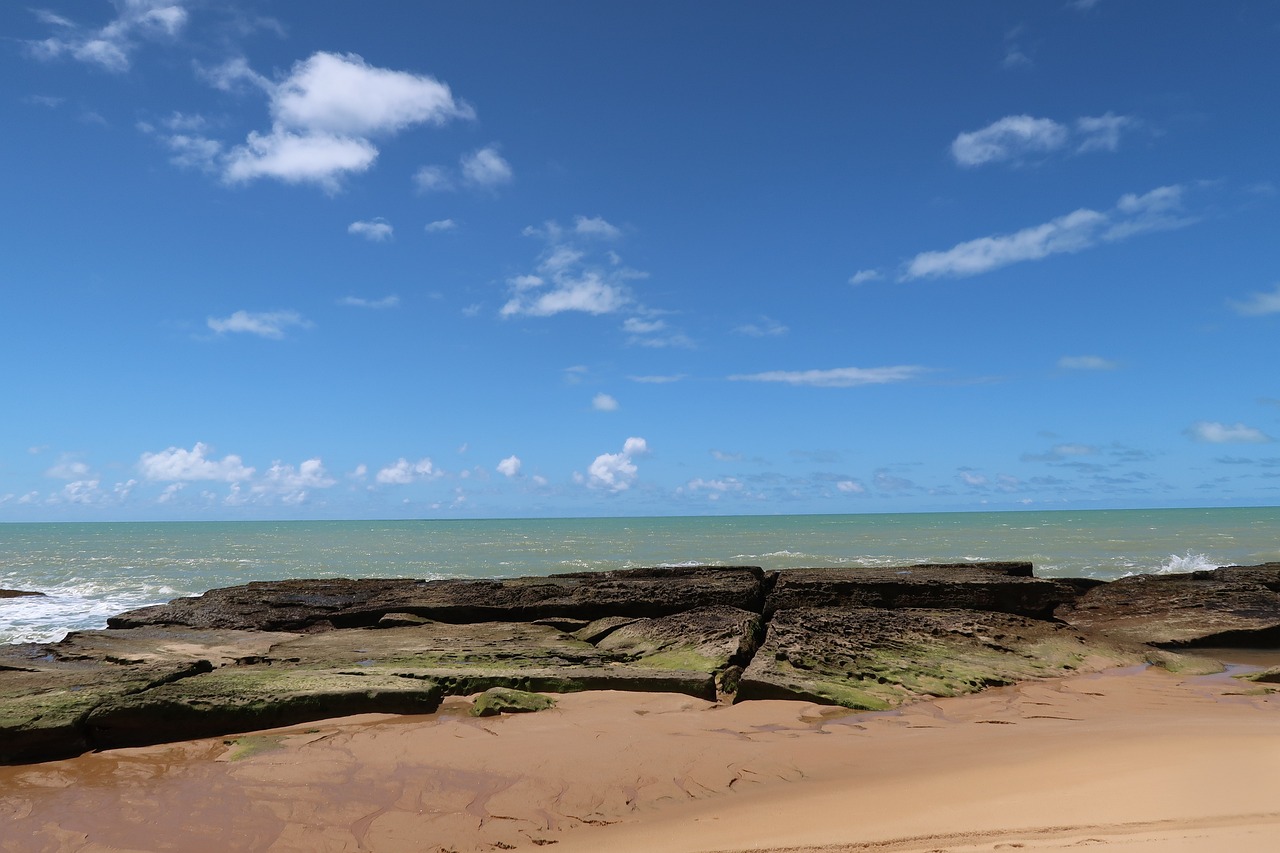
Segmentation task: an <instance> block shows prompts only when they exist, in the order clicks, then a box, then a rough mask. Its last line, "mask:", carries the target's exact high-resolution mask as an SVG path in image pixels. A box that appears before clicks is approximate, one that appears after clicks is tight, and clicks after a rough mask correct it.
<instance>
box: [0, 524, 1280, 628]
mask: <svg viewBox="0 0 1280 853" xmlns="http://www.w3.org/2000/svg"><path fill="white" fill-rule="evenodd" d="M960 560H1031V561H1032V562H1033V563H1035V567H1036V573H1037V574H1038V575H1040V576H1042V577H1071V576H1077V577H1093V578H1103V579H1114V578H1118V577H1122V576H1124V575H1126V574H1132V573H1137V572H1182V571H1191V570H1193V569H1204V568H1214V567H1216V566H1224V565H1232V564H1253V563H1261V562H1267V561H1271V560H1280V508H1276V507H1267V508H1257V507H1253V508H1240V509H1153V510H1089V511H1078V512H1077V511H1055V512H991V513H921V514H914V513H913V514H892V515H890V514H884V515H785V516H722V517H671V518H667V517H663V518H578V519H522V520H487V521H452V520H451V521H435V520H433V521H288V522H266V521H263V522H257V521H236V522H163V523H138V522H127V523H126V522H122V523H85V524H79V523H58V524H0V588H5V589H22V590H34V591H38V592H43V593H46V597H43V598H14V599H0V642H3V643H15V642H48V641H54V640H58V639H61V638H62V637H63V636H64V635H65V634H66V632H67V631H71V630H79V629H85V628H102V627H105V625H106V620H107V617H108V616H112V615H114V614H116V613H120V612H122V611H125V610H129V609H131V608H134V607H141V606H143V605H147V604H157V603H161V602H165V601H168V600H170V599H172V598H176V597H178V596H184V595H197V594H199V593H202V592H204V591H206V590H208V589H212V588H214V587H220V586H232V585H235V584H242V583H247V582H249V581H253V580H277V579H283V578H315V577H414V578H426V579H434V578H481V577H517V576H520V575H547V574H553V573H556V572H569V571H588V570H589V571H600V570H606V569H619V568H628V567H635V566H660V565H667V566H675V565H689V564H698V563H707V564H721V565H754V566H762V567H764V568H765V569H787V568H799V567H817V566H882V565H894V564H900V563H921V562H951V561H960Z"/></svg>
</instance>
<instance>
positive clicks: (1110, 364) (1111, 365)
mask: <svg viewBox="0 0 1280 853" xmlns="http://www.w3.org/2000/svg"><path fill="white" fill-rule="evenodd" d="M1119 366H1120V365H1119V364H1118V363H1117V362H1114V361H1111V360H1110V359H1106V358H1103V357H1102V356H1100V355H1064V356H1063V357H1062V358H1060V359H1058V367H1061V368H1062V369H1063V370H1115V369H1116V368H1117V367H1119Z"/></svg>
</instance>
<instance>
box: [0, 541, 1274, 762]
mask: <svg viewBox="0 0 1280 853" xmlns="http://www.w3.org/2000/svg"><path fill="white" fill-rule="evenodd" d="M1221 646H1240V647H1264V648H1276V647H1280V563H1268V564H1265V565H1261V566H1232V567H1228V568H1222V569H1216V570H1212V571H1200V572H1194V573H1190V574H1181V575H1159V576H1154V575H1152V576H1136V577H1130V578H1124V579H1121V580H1117V581H1113V582H1110V583H1101V582H1098V581H1091V580H1086V579H1066V580H1063V579H1044V578H1037V577H1035V575H1034V573H1033V571H1032V566H1031V564H1030V563H1020V562H1001V563H958V564H948V565H915V566H898V567H891V568H822V569H790V570H785V571H781V572H764V571H762V570H761V569H759V568H756V567H751V566H727V567H710V566H695V567H682V568H655V569H630V570H621V571H613V572H599V573H575V574H564V575H552V576H550V577H530V578H515V579H510V580H441V581H419V580H411V579H398V580H341V579H324V580H288V581H274V582H259V583H250V584H246V585H244V586H237V587H228V588H225V589H215V590H211V591H209V592H207V593H205V594H204V595H201V596H198V597H194V598H182V599H177V600H175V601H172V602H170V603H169V604H164V605H157V606H154V607H145V608H142V609H139V610H134V611H131V612H128V613H124V614H121V615H119V616H116V617H113V618H112V619H110V620H108V628H107V629H106V630H102V631H77V632H73V633H71V634H69V635H68V636H67V637H66V638H65V639H64V640H62V641H61V642H58V643H49V644H37V643H31V644H17V645H9V646H0V763H22V762H33V761H44V760H49V759H54V758H62V757H67V756H73V755H77V754H79V753H82V752H85V751H88V750H93V749H104V748H112V747H121V746H140V745H145V744H153V743H165V742H171V741H176V740H185V739H190V738H197V737H207V736H217V735H223V734H230V733H233V732H242V731H249V730H254V729H263V728H270V727H274V726H281V725H290V724H295V723H301V722H307V721H310V720H316V719H322V718H327V717H335V716H342V715H346V714H356V713H370V712H380V713H399V714H422V713H430V712H432V711H434V710H435V709H436V708H437V707H438V706H439V704H440V702H441V700H442V699H443V697H445V696H447V695H472V694H475V693H480V692H483V691H486V690H490V689H492V688H511V689H516V690H528V691H537V692H543V693H561V692H570V691H577V690H597V689H603V690H638V691H670V692H679V693H686V694H689V695H693V696H699V697H702V698H705V699H708V700H713V701H722V702H730V701H744V700H751V699H803V700H808V701H813V702H821V703H827V704H834V705H843V706H845V707H848V708H854V709H864V710H880V709H887V708H892V707H894V706H896V705H899V704H902V703H904V702H908V701H911V700H913V699H917V698H921V697H932V696H952V695H957V694H961V693H967V692H972V691H976V690H981V689H983V688H986V687H990V686H994V685H1004V684H1012V683H1015V682H1018V681H1022V680H1026V679H1034V678H1045V677H1051V676H1054V675H1061V674H1063V673H1065V672H1070V671H1073V670H1077V669H1096V668H1101V667H1105V666H1112V665H1118V664H1130V663H1141V662H1143V661H1147V662H1152V663H1157V664H1159V665H1162V666H1166V667H1168V668H1173V669H1179V668H1181V669H1186V668H1196V667H1198V668H1201V669H1204V668H1211V667H1212V663H1209V662H1206V661H1204V660H1200V659H1196V658H1195V657H1188V656H1187V654H1186V652H1187V651H1188V650H1194V649H1195V648H1196V647H1221ZM1260 680H1261V681H1263V682H1265V681H1266V680H1267V679H1260ZM1271 680H1272V681H1274V680H1276V679H1275V678H1272V679H1271ZM1260 689H1263V688H1260Z"/></svg>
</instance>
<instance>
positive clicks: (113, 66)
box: [26, 0, 188, 73]
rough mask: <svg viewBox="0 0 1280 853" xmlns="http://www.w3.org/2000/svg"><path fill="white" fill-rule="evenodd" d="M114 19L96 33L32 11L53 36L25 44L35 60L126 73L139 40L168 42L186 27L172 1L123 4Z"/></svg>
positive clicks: (177, 5)
mask: <svg viewBox="0 0 1280 853" xmlns="http://www.w3.org/2000/svg"><path fill="white" fill-rule="evenodd" d="M116 8H117V15H116V17H115V18H114V19H112V20H111V21H110V22H108V23H107V25H106V26H104V27H101V28H99V29H94V28H87V27H81V26H79V25H77V24H76V23H75V22H74V21H72V20H71V19H70V18H66V17H63V16H61V15H58V14H55V13H53V12H48V11H45V10H43V9H37V10H33V11H34V13H35V15H36V17H37V18H39V19H40V21H41V22H43V23H45V24H48V25H50V26H52V27H54V28H55V29H56V30H57V35H53V36H50V37H49V38H46V39H41V40H38V41H29V42H27V43H26V46H27V49H28V51H29V52H30V53H31V55H32V56H35V57H36V58H38V59H45V60H51V59H57V58H60V57H70V58H71V59H74V60H77V61H79V62H85V63H88V64H90V65H96V66H98V67H100V68H103V69H106V70H107V71H113V72H117V73H118V72H124V71H128V70H129V66H130V65H131V63H132V56H131V55H132V54H133V52H134V51H135V50H137V48H138V45H139V42H140V41H143V40H147V41H157V40H171V39H173V38H174V37H176V36H177V35H178V33H180V32H181V31H182V29H183V27H184V26H186V23H187V19H188V14H187V10H186V9H185V8H183V4H182V2H175V0H125V2H121V3H117V4H116Z"/></svg>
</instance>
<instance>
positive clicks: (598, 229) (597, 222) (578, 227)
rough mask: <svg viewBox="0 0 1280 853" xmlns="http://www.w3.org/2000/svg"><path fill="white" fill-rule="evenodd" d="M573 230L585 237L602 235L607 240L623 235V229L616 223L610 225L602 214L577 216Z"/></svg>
mask: <svg viewBox="0 0 1280 853" xmlns="http://www.w3.org/2000/svg"><path fill="white" fill-rule="evenodd" d="M573 230H574V233H576V234H581V235H583V236H585V237H601V238H603V239H606V240H613V239H616V238H618V237H621V236H622V230H621V229H620V228H618V227H617V226H616V225H610V224H609V223H608V222H606V221H605V220H604V217H601V216H593V217H590V218H588V217H586V216H576V217H574V220H573Z"/></svg>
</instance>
